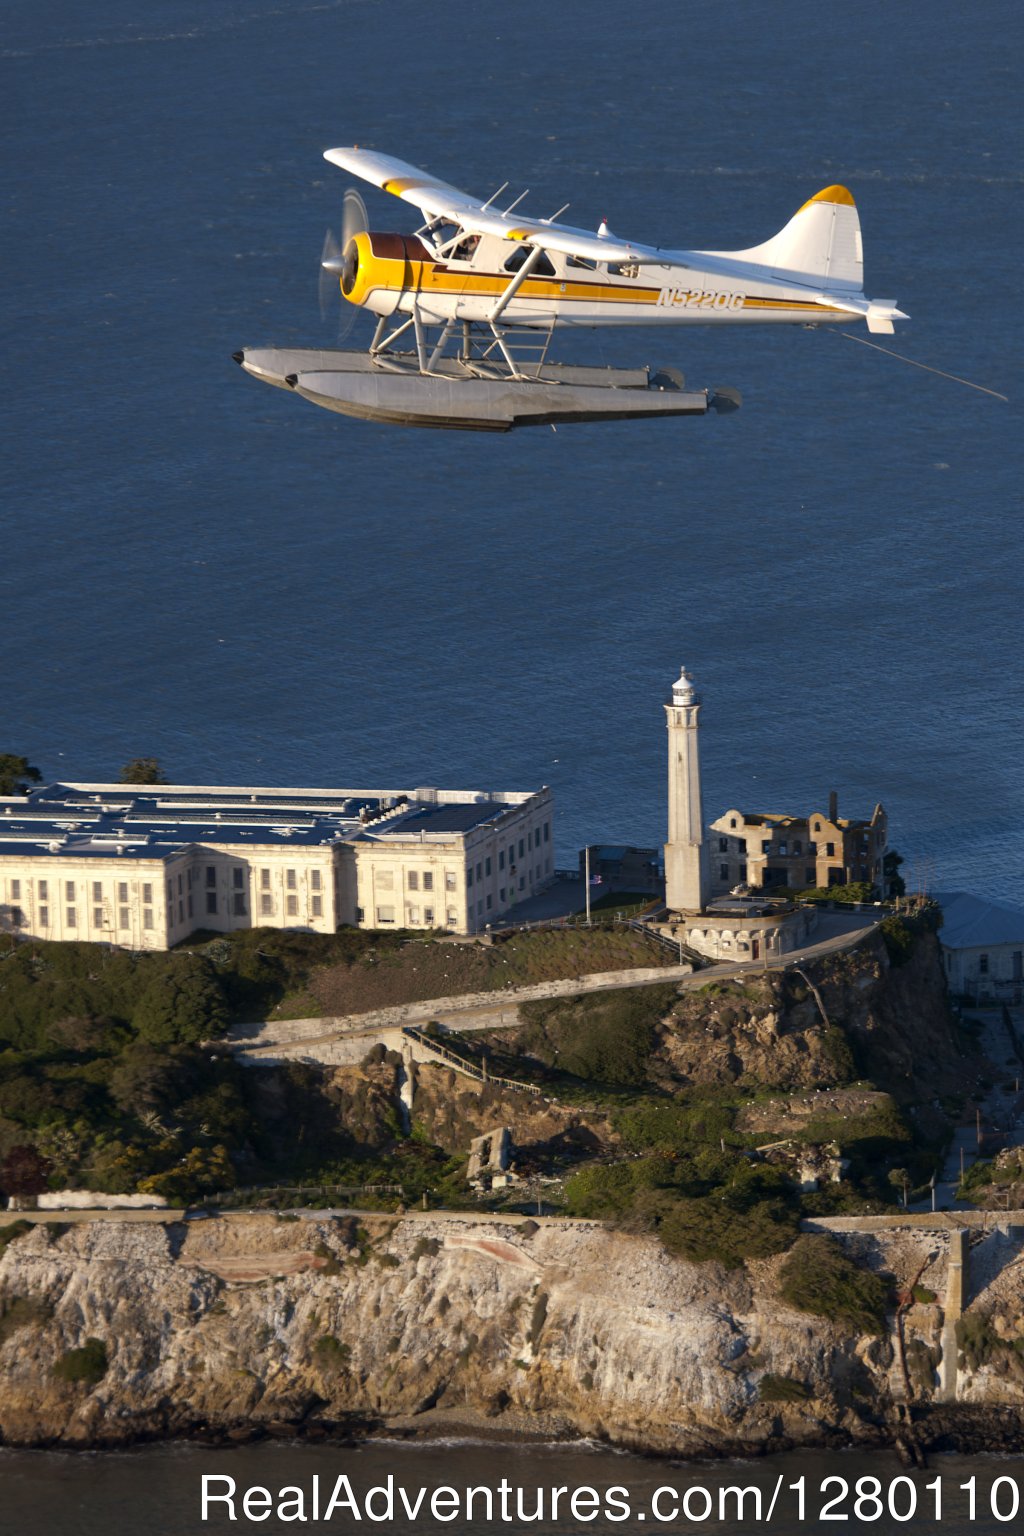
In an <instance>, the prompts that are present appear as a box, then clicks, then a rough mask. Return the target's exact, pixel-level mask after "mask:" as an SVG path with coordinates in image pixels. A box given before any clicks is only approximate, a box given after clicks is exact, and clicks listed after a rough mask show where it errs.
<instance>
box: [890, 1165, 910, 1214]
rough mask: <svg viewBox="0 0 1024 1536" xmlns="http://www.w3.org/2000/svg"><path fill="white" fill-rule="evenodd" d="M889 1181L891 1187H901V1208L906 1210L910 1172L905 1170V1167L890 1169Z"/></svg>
mask: <svg viewBox="0 0 1024 1536" xmlns="http://www.w3.org/2000/svg"><path fill="white" fill-rule="evenodd" d="M889 1183H890V1184H891V1185H892V1187H893V1189H901V1190H902V1191H903V1209H904V1210H906V1208H907V1191H908V1190H909V1188H910V1174H909V1173H908V1172H907V1170H906V1168H893V1169H891V1170H890V1173H889Z"/></svg>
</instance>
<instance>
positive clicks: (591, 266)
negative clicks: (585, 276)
mask: <svg viewBox="0 0 1024 1536" xmlns="http://www.w3.org/2000/svg"><path fill="white" fill-rule="evenodd" d="M569 265H570V267H580V268H581V269H582V270H583V271H584V272H596V271H597V262H596V261H589V260H588V259H587V257H586V256H570V257H569Z"/></svg>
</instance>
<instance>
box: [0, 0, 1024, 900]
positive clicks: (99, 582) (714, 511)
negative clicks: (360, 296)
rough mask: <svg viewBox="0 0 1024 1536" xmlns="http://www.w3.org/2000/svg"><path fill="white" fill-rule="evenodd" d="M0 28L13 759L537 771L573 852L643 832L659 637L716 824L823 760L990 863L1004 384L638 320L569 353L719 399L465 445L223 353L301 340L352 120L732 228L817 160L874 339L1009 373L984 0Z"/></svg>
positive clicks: (1008, 282)
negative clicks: (905, 320) (710, 388)
mask: <svg viewBox="0 0 1024 1536" xmlns="http://www.w3.org/2000/svg"><path fill="white" fill-rule="evenodd" d="M0 23H2V36H0V97H2V100H3V103H4V106H3V109H2V111H3V118H4V124H5V126H4V140H5V151H4V161H5V165H4V189H3V193H2V209H3V227H4V236H3V243H4V271H5V279H4V283H3V286H2V289H0V317H2V328H3V331H2V333H3V338H4V347H3V354H2V356H3V365H4V371H5V375H6V378H5V389H4V396H3V399H4V413H3V432H4V439H5V451H4V454H3V459H2V464H0V475H2V478H3V485H4V497H3V523H4V531H3V541H2V546H0V550H2V552H0V603H2V609H3V613H4V633H5V640H6V647H5V649H6V655H5V665H4V686H3V695H2V704H0V719H2V726H0V736H2V741H0V748H2V749H8V748H10V749H12V750H18V751H24V752H26V753H28V754H29V756H30V757H31V758H32V760H33V761H35V762H37V763H38V764H39V765H40V767H41V768H42V769H43V771H44V772H45V774H46V775H47V776H48V777H58V776H68V777H78V778H104V777H116V775H117V772H118V770H119V768H120V766H121V764H122V763H124V762H125V761H126V760H127V759H128V758H129V757H131V756H133V755H135V754H139V753H144V754H155V755H157V756H159V758H160V759H161V761H162V763H163V764H164V766H165V769H166V770H167V771H168V772H169V773H170V774H171V775H172V776H173V777H174V778H176V779H178V780H184V781H197V780H198V781H219V782H241V783H271V784H273V783H282V784H287V783H295V784H344V785H377V784H380V785H386V786H398V785H412V784H424V783H435V784H441V785H448V786H461V787H468V786H478V787H481V788H487V787H509V788H511V787H515V788H531V787H534V786H537V785H539V784H541V783H545V782H547V783H550V784H551V785H552V786H553V787H554V789H555V793H556V797H557V798H556V804H557V808H558V822H557V829H558V844H559V849H558V851H559V855H560V857H561V858H562V859H563V860H566V859H571V858H573V857H574V853H575V849H576V848H577V846H579V844H581V843H582V842H583V841H584V840H586V839H599V838H600V839H607V840H619V839H622V840H629V841H635V842H641V843H646V842H650V843H655V842H658V841H660V840H661V839H662V837H663V836H664V827H663V822H664V790H663V779H664V717H663V714H662V710H661V704H662V700H663V698H664V696H665V694H666V690H667V687H668V685H669V683H670V682H671V680H672V679H673V677H674V676H675V675H676V673H677V671H678V667H679V663H680V661H681V660H684V659H685V661H686V662H687V664H688V665H689V666H690V667H691V668H692V670H693V671H694V673H695V675H696V677H697V678H698V680H699V682H700V684H701V685H702V687H703V690H704V696H705V711H704V726H705V730H704V764H705V800H706V807H707V810H708V813H709V815H713V814H717V813H718V812H719V811H721V810H723V809H724V808H726V807H727V806H729V805H732V804H739V805H740V806H742V807H744V808H747V809H783V810H785V809H789V810H794V811H798V810H801V809H807V808H810V807H811V806H821V805H822V804H823V803H824V801H825V797H826V795H827V792H828V790H829V789H830V788H833V787H834V788H837V789H838V790H839V791H840V796H841V802H840V803H841V808H842V809H843V810H845V811H846V812H848V813H851V814H862V813H867V812H869V811H870V809H871V806H872V805H873V803H874V802H875V800H877V799H881V800H882V801H883V802H884V803H885V805H886V806H887V808H888V809H889V812H890V816H891V820H892V837H893V841H894V842H895V843H896V844H897V845H898V846H899V847H900V848H901V849H902V850H903V851H904V852H905V853H906V855H907V856H908V861H910V862H913V861H915V860H916V861H917V864H916V870H917V873H918V874H919V875H924V876H927V877H928V878H929V879H930V880H931V882H932V883H934V882H936V881H938V882H941V883H943V884H945V885H951V884H959V885H963V886H966V887H968V888H971V889H974V890H977V891H980V892H987V893H991V894H1006V895H1010V894H1013V893H1014V892H1015V891H1016V890H1017V883H1018V874H1019V870H1020V866H1021V853H1022V847H1024V815H1022V804H1021V793H1020V769H1019V763H1020V753H1021V728H1020V681H1019V676H1020V668H1019V657H1020V650H1021V645H1020V642H1021V621H1020V597H1019V592H1020V570H1021V538H1022V536H1021V524H1020V505H1019V483H1020V479H1019V477H1020V455H1019V441H1020V435H1021V419H1020V411H1019V406H1018V405H1017V404H1016V403H1013V404H1011V405H1004V404H1001V403H1000V402H998V401H995V400H992V399H990V398H987V397H986V396H983V395H980V394H975V393H972V392H970V391H968V390H965V389H962V388H960V387H958V386H956V385H954V384H952V383H948V382H946V381H944V380H942V379H939V378H935V377H932V376H930V375H927V374H923V373H920V372H918V371H917V370H914V369H910V368H907V367H905V366H904V365H902V364H899V363H896V362H891V361H889V360H888V359H886V358H883V357H880V356H879V355H877V354H875V353H872V352H869V351H868V350H867V349H865V348H862V347H858V346H854V345H852V344H851V343H849V342H847V341H843V340H841V339H839V338H838V337H836V336H835V335H831V334H828V333H825V332H807V331H803V330H800V329H793V330H790V329H788V328H786V329H773V330H769V329H767V328H766V329H765V330H758V329H757V328H755V327H749V328H742V329H736V330H730V331H726V330H714V329H702V330H692V331H690V330H682V329H680V330H677V331H665V332H662V333H657V334H645V333H638V332H633V333H627V334H625V335H622V336H618V337H614V338H612V339H606V338H602V337H600V336H598V337H587V336H583V337H569V338H567V339H566V340H564V341H563V342H562V343H561V345H560V348H559V353H558V355H559V356H561V357H564V358H572V357H593V358H596V359H598V360H606V361H621V362H626V363H640V362H645V361H649V362H651V363H654V364H664V363H669V364H675V365H677V366H681V367H682V368H683V369H684V370H685V372H686V374H687V378H688V381H689V382H691V383H692V384H693V385H695V386H703V385H714V384H719V383H727V384H734V385H737V386H738V387H739V388H740V389H741V390H742V392H743V396H744V407H743V410H742V411H741V412H740V413H739V414H737V415H733V416H730V417H723V418H713V417H712V418H709V419H707V420H697V421H683V422H677V423H658V422H651V423H639V424H621V425H612V426H604V427H601V426H596V425H593V426H575V427H569V428H564V429H562V430H561V431H559V432H558V433H557V434H555V433H552V432H551V431H550V430H548V429H546V428H545V429H539V430H535V431H533V432H520V433H516V434H513V435H512V436H510V437H507V438H489V437H485V438H480V437H475V436H472V435H461V434H447V433H446V434H431V433H425V432H416V431H409V430H400V429H396V428H390V427H385V426H377V425H367V424H362V423H357V422H351V421H348V420H346V419H345V418H342V417H338V416H334V415H330V414H328V413H326V412H323V411H319V410H317V409H315V408H314V407H312V406H309V405H306V404H304V403H302V402H300V401H298V400H296V399H294V398H289V397H288V396H287V395H285V394H284V393H282V392H279V391H273V390H270V389H267V388H266V387H264V386H261V385H259V384H257V383H256V382H255V381H253V380H250V379H248V378H246V377H245V376H244V375H243V374H242V373H241V372H240V371H239V370H238V369H237V368H236V367H235V366H234V364H233V363H232V362H231V358H230V354H231V352H232V351H233V350H234V349H235V348H237V347H239V346H242V345H256V344H260V343H264V342H281V343H288V342H291V343H295V344H307V343H308V344H310V345H318V344H324V343H328V344H329V342H330V339H331V337H330V332H329V331H325V329H324V328H322V327H321V324H320V321H319V317H318V313H317V307H316V278H317V270H316V269H317V262H318V258H319V254H320V247H321V242H322V238H323V231H324V228H325V226H326V225H327V224H328V223H332V224H334V225H337V223H338V220H339V212H340V202H341V197H342V193H343V190H344V185H345V178H344V176H343V175H342V173H340V172H338V171H336V170H334V169H333V168H332V167H329V166H328V165H326V163H325V162H324V161H323V160H322V158H321V153H322V151H323V149H324V148H325V147H328V146H330V145H332V144H347V143H352V142H358V143H360V144H364V145H372V146H375V147H379V148H381V149H384V150H386V151H389V152H392V153H395V154H398V155H401V156H403V157H406V158H409V159H411V160H413V161H414V162H416V163H419V164H422V165H424V166H426V167H428V168H429V169H430V170H432V171H434V172H436V173H438V174H439V175H441V176H443V177H445V178H446V179H449V180H451V181H453V182H455V183H456V184H457V185H460V186H462V187H464V188H465V189H466V190H468V191H471V192H478V193H479V194H481V195H486V194H487V193H489V192H491V191H492V190H493V189H494V188H495V187H496V186H497V185H498V184H500V182H502V181H503V180H505V179H506V178H510V179H511V188H510V193H509V195H510V196H511V195H512V192H514V191H518V190H519V189H520V188H521V187H523V186H529V187H530V188H531V189H532V190H531V193H530V196H529V198H528V199H527V202H526V204H525V205H524V206H526V207H528V208H529V209H530V210H531V211H533V212H534V213H536V214H541V215H542V214H550V213H552V212H554V210H555V209H557V208H558V207H559V206H560V205H561V204H562V203H563V202H564V201H565V200H566V199H571V200H572V209H571V211H570V214H569V217H570V218H571V219H572V220H573V221H574V222H575V223H577V224H582V225H584V226H587V225H591V226H595V227H596V225H597V223H598V221H599V220H600V219H601V218H602V217H606V218H607V219H608V220H609V223H610V224H611V226H612V228H613V229H615V230H618V231H622V232H623V233H625V234H628V235H632V236H634V237H635V238H638V239H641V240H653V241H659V242H663V243H669V244H675V245H683V246H686V245H690V246H710V247H718V248H729V247H741V246H745V245H748V244H751V243H753V242H756V241H759V240H761V239H764V238H766V237H767V236H769V235H770V234H772V233H774V232H775V231H776V230H777V229H778V228H779V227H781V225H782V224H783V223H784V222H785V221H786V219H787V218H788V217H789V216H790V215H791V214H792V212H793V211H794V210H795V209H796V208H797V207H798V206H799V205H800V204H801V203H802V202H803V201H804V200H805V199H806V198H807V197H808V196H810V195H811V194H812V193H813V192H815V191H816V190H817V189H818V188H820V187H821V186H824V185H826V184H828V183H829V182H833V181H842V182H844V183H846V184H848V185H849V186H850V187H851V188H852V190H853V192H854V194H855V196H856V199H857V202H858V206H859V208H860V212H861V218H862V222H863V227H864V241H865V255H866V266H867V288H868V292H869V293H870V294H872V295H873V296H880V297H890V296H894V297H896V298H898V300H899V301H900V304H901V306H902V307H903V308H905V309H906V310H908V311H909V312H910V314H911V315H912V316H913V319H912V321H911V323H910V325H908V326H905V327H903V328H902V329H901V331H900V333H899V335H898V336H897V337H896V338H895V339H894V343H893V344H894V345H895V346H896V347H898V348H900V349H902V350H906V351H908V352H910V353H912V354H913V355H914V356H916V357H919V358H921V359H924V360H926V361H929V362H933V363H935V364H937V365H938V366H940V367H944V368H948V369H951V370H952V371H954V372H960V373H966V374H968V375H970V376H971V377H974V378H976V379H978V380H980V381H981V382H983V383H986V384H989V385H992V386H994V387H995V388H998V389H1002V390H1004V391H1005V392H1006V393H1008V394H1010V395H1011V396H1013V395H1016V394H1018V393H1019V386H1020V371H1019V355H1020V327H1019V275H1018V268H1019V262H1020V243H1021V221H1020V206H1021V181H1022V172H1021V162H1020V156H1019V148H1020V143H1021V134H1020V116H1021V114H1020V106H1019V101H1020V95H1019V81H1018V80H1017V79H1016V78H1015V75H1014V45H1013V37H1014V34H1015V32H1017V30H1018V29H1019V12H1018V10H1017V7H1016V6H1015V4H1013V3H1011V0H994V3H983V4H980V5H976V6H973V7H970V8H968V9H965V8H964V7H962V6H961V5H958V4H954V3H952V0H929V3H927V4H925V3H905V4H900V5H890V4H883V3H881V0H879V3H873V0H860V3H857V0H854V3H852V4H848V5H844V6H843V7H842V14H841V17H840V15H839V14H838V13H835V12H832V11H830V10H829V9H828V8H823V7H822V6H820V5H819V4H814V3H810V0H807V3H805V0H787V3H784V4H776V5H771V6H764V5H757V4H750V3H742V0H741V3H739V4H734V5H730V6H727V7H721V6H706V5H696V4H692V3H689V4H680V3H677V0H651V3H649V4H645V5H643V6H629V7H624V6H622V5H621V4H618V5H613V4H610V3H607V0H595V3H592V4H588V5H584V4H577V3H571V4H563V5H557V6H552V5H550V4H538V3H536V0H522V3H520V4H517V5H514V6H511V5H507V4H495V3H490V0H481V3H477V4H474V5H472V6H456V5H450V4H433V5H424V4H422V3H415V4H413V3H410V0H389V3H388V4H387V5H378V4H374V3H366V0H364V3H348V0H343V3H332V0H323V3H310V4H304V3H302V0H291V3H289V0H276V3H275V0H218V3H217V4H216V5H211V4H208V3H201V4H200V3H198V0H196V3H191V0H180V3H174V4H172V3H166V0H155V3H147V4H146V5H140V4H138V3H137V0H97V3H94V4H90V5H89V6H82V5H79V4H72V3H70V0H50V3H48V4H45V5H38V4H29V3H27V0H26V3H21V4H17V3H10V0H8V3H6V4H4V5H2V7H0ZM368 202H369V204H370V210H371V215H372V222H373V223H374V224H375V225H377V227H381V226H382V225H383V227H389V226H390V227H397V228H411V227H412V221H413V220H414V219H415V217H416V215H415V213H414V211H413V210H412V209H409V208H407V207H406V206H405V205H403V204H400V203H398V202H397V201H395V200H394V199H390V198H386V197H384V196H383V195H382V194H379V193H374V192H372V191H371V192H370V193H369V194H368ZM361 323H362V322H361ZM859 333H860V334H864V335H866V332H864V331H863V328H860V331H859ZM365 334H366V333H365V330H363V331H357V333H356V337H355V341H356V342H358V343H359V344H362V341H363V340H364V339H365ZM882 340H883V341H884V340H885V338H882Z"/></svg>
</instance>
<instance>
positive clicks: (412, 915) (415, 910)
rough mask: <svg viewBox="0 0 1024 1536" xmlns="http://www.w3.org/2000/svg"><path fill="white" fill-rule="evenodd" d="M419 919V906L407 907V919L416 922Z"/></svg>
mask: <svg viewBox="0 0 1024 1536" xmlns="http://www.w3.org/2000/svg"><path fill="white" fill-rule="evenodd" d="M419 920H420V909H419V907H410V908H409V921H410V923H418V922H419Z"/></svg>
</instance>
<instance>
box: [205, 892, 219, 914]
mask: <svg viewBox="0 0 1024 1536" xmlns="http://www.w3.org/2000/svg"><path fill="white" fill-rule="evenodd" d="M206 910H207V912H216V910H217V892H216V891H207V893H206Z"/></svg>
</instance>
